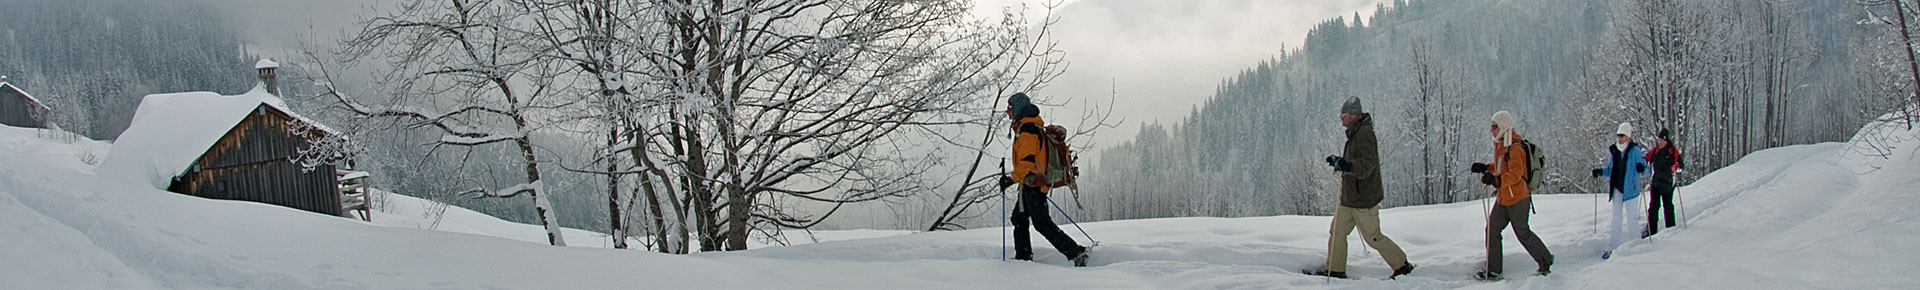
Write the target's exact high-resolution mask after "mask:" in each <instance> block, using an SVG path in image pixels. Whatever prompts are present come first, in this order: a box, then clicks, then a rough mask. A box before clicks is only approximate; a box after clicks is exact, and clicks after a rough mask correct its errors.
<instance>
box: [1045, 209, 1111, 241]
mask: <svg viewBox="0 0 1920 290" xmlns="http://www.w3.org/2000/svg"><path fill="white" fill-rule="evenodd" d="M1047 203H1048V204H1052V205H1053V209H1054V210H1058V211H1060V216H1061V217H1066V218H1067V223H1070V224H1073V228H1075V229H1080V236H1083V237H1087V243H1089V245H1087V248H1093V247H1094V246H1099V245H1100V241H1096V240H1094V239H1093V235H1088V234H1087V229H1086V228H1082V227H1080V223H1079V222H1075V221H1073V216H1070V215H1067V210H1066V209H1062V208H1060V203H1057V202H1053V198H1052V197H1048V198H1047Z"/></svg>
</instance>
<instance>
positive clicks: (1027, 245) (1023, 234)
mask: <svg viewBox="0 0 1920 290" xmlns="http://www.w3.org/2000/svg"><path fill="white" fill-rule="evenodd" d="M1012 219H1013V258H1014V259H1019V260H1033V238H1032V237H1031V236H1032V234H1029V233H1027V226H1028V225H1032V226H1033V229H1034V230H1038V231H1040V236H1043V237H1046V238H1047V242H1048V243H1052V244H1053V248H1054V249H1059V250H1060V254H1062V255H1067V258H1068V259H1072V258H1073V257H1074V256H1078V255H1080V252H1084V251H1086V250H1087V249H1086V248H1085V247H1081V246H1080V244H1076V243H1074V241H1073V236H1068V235H1067V232H1065V231H1061V230H1060V225H1057V224H1054V223H1053V215H1052V212H1050V211H1047V194H1046V193H1041V192H1040V189H1039V188H1032V187H1027V186H1024V185H1022V186H1020V202H1019V204H1018V205H1016V206H1014V208H1013V217H1012Z"/></svg>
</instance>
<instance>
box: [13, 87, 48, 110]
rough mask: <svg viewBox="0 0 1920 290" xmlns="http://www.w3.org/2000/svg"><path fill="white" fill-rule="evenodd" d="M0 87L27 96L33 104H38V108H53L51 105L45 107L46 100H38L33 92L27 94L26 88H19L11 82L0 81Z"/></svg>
mask: <svg viewBox="0 0 1920 290" xmlns="http://www.w3.org/2000/svg"><path fill="white" fill-rule="evenodd" d="M0 89H8V90H13V92H15V93H20V95H21V96H25V97H27V100H30V101H33V103H35V104H40V108H43V109H48V110H52V109H53V108H52V107H47V102H42V101H40V99H37V98H34V97H33V94H28V93H27V90H22V89H20V87H19V86H15V85H13V83H10V82H0Z"/></svg>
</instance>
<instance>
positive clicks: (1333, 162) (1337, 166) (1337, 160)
mask: <svg viewBox="0 0 1920 290" xmlns="http://www.w3.org/2000/svg"><path fill="white" fill-rule="evenodd" d="M1327 166H1332V167H1333V171H1340V172H1348V171H1353V162H1347V159H1346V158H1341V157H1340V156H1327Z"/></svg>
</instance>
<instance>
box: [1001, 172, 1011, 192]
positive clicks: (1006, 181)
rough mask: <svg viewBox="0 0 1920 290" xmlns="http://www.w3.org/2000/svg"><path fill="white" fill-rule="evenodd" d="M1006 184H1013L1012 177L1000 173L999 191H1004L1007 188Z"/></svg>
mask: <svg viewBox="0 0 1920 290" xmlns="http://www.w3.org/2000/svg"><path fill="white" fill-rule="evenodd" d="M1008 186H1013V177H1009V176H1006V175H1001V176H1000V190H1001V191H1006V190H1007V187H1008Z"/></svg>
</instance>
